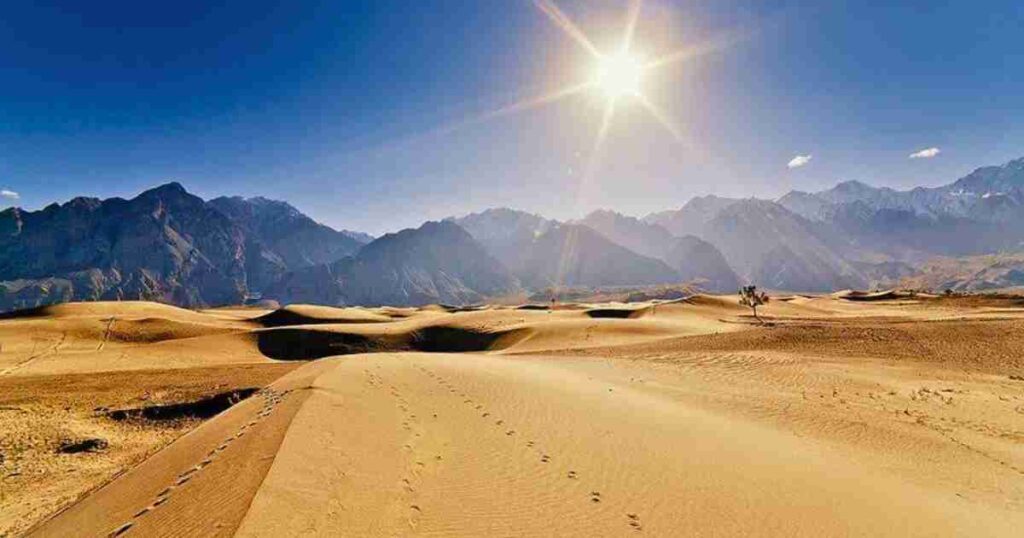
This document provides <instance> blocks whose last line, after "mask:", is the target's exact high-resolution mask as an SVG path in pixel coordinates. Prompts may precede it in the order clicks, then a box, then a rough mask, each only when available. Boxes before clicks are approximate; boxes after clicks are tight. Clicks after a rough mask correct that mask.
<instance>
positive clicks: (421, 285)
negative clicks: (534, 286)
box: [266, 221, 519, 305]
mask: <svg viewBox="0 0 1024 538" xmlns="http://www.w3.org/2000/svg"><path fill="white" fill-rule="evenodd" d="M518 290H519V285H518V282H517V281H516V279H515V278H514V277H513V276H512V275H511V274H510V273H509V272H508V270H507V269H506V268H505V267H504V266H503V265H502V264H501V263H500V262H498V261H497V260H496V259H494V257H492V256H491V255H490V254H489V253H488V252H487V251H486V250H485V249H484V247H483V246H482V245H480V244H479V243H478V242H476V241H475V240H474V239H473V237H472V236H470V235H469V234H468V233H467V232H466V231H465V230H463V229H462V228H460V227H459V226H458V225H456V224H455V223H453V222H450V221H445V222H428V223H426V224H424V225H423V226H421V227H419V228H417V229H415V230H413V229H408V230H402V231H401V232H398V233H395V234H387V235H385V236H383V237H381V238H379V239H376V240H374V241H373V242H371V243H370V244H368V245H366V246H365V247H363V248H362V249H361V250H360V251H359V253H358V254H356V255H355V256H353V257H346V258H342V259H340V260H338V261H335V262H333V263H331V264H324V265H317V266H313V267H307V268H305V269H300V270H298V271H295V272H292V273H290V274H288V275H287V276H286V277H285V278H283V279H282V280H281V281H280V282H278V283H277V284H276V285H275V286H274V287H272V288H271V289H269V290H267V293H266V295H267V296H268V297H270V298H274V299H277V300H279V301H281V302H289V303H295V302H299V303H302V302H305V303H321V304H332V305H357V304H359V305H424V304H430V303H447V304H468V303H475V302H479V301H482V300H483V299H484V298H486V297H493V296H497V295H504V294H508V293H513V292H516V291H518Z"/></svg>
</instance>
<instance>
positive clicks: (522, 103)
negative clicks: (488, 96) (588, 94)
mask: <svg viewBox="0 0 1024 538" xmlns="http://www.w3.org/2000/svg"><path fill="white" fill-rule="evenodd" d="M592 85H593V83H592V82H584V83H582V84H577V85H575V86H567V87H565V88H562V89H559V90H555V91H553V92H551V93H547V94H544V95H538V96H534V97H529V98H526V99H521V100H519V101H516V102H515V103H512V104H511V105H508V106H504V107H502V108H499V109H497V110H492V111H490V112H487V113H485V114H481V115H480V116H479V117H477V118H476V120H475V121H486V120H489V119H494V118H498V117H501V116H507V115H509V114H515V113H517V112H523V111H525V110H530V109H532V108H537V107H540V106H544V105H547V104H550V103H554V102H555V101H561V100H562V99H565V98H567V97H572V96H573V95H576V94H578V93H581V92H583V91H585V90H587V89H588V88H590V87H591V86H592ZM471 121H473V120H471Z"/></svg>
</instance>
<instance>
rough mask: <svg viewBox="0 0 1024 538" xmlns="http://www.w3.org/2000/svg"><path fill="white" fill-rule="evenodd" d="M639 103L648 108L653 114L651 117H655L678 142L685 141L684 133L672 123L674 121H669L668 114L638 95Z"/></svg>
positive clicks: (643, 96) (645, 97)
mask: <svg viewBox="0 0 1024 538" xmlns="http://www.w3.org/2000/svg"><path fill="white" fill-rule="evenodd" d="M637 101H639V102H640V104H641V105H643V106H644V108H646V109H647V111H648V112H650V113H651V116H654V119H656V120H658V123H660V124H661V126H662V127H664V128H665V130H667V131H668V132H669V133H672V136H673V137H674V138H675V139H676V141H677V142H683V141H684V139H683V133H682V132H681V131H680V130H679V128H678V127H676V126H675V124H673V123H672V120H670V119H669V117H668V114H666V113H665V112H664V111H663V110H661V109H660V108H658V106H657V105H655V104H654V103H652V102H651V100H650V99H648V98H647V96H645V95H637Z"/></svg>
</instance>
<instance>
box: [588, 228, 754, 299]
mask: <svg viewBox="0 0 1024 538" xmlns="http://www.w3.org/2000/svg"><path fill="white" fill-rule="evenodd" d="M669 218H670V219H671V217H669ZM580 223H581V224H584V225H586V226H589V227H590V228H592V229H594V230H596V231H597V232H599V233H600V234H601V235H603V236H605V237H607V238H608V239H611V240H612V241H614V242H616V243H618V244H620V245H622V246H624V247H626V248H628V249H630V250H632V251H634V252H637V253H639V254H642V255H645V256H649V257H652V258H657V259H659V260H661V261H663V262H665V263H666V264H668V266H669V267H671V268H672V269H673V270H674V271H675V272H676V273H677V275H678V279H679V280H680V281H684V282H693V283H696V284H698V285H699V286H700V287H701V288H703V289H705V290H708V291H727V292H734V291H736V290H737V289H738V288H739V286H740V280H739V277H737V276H736V273H735V272H734V271H733V270H732V268H731V267H729V264H728V262H727V261H726V260H725V257H724V256H722V253H721V252H720V251H719V250H718V249H717V248H716V247H715V246H714V245H712V244H711V243H709V242H707V241H703V240H701V239H699V238H697V237H695V236H693V235H684V236H683V237H676V236H674V235H672V234H671V233H669V231H668V230H666V229H665V228H663V227H662V226H660V225H658V224H653V223H651V222H648V221H643V220H640V219H637V218H634V217H628V216H625V215H622V214H619V213H616V212H614V211H609V210H601V211H594V212H593V213H591V214H589V215H587V216H586V217H585V218H584V219H583V220H581V221H580Z"/></svg>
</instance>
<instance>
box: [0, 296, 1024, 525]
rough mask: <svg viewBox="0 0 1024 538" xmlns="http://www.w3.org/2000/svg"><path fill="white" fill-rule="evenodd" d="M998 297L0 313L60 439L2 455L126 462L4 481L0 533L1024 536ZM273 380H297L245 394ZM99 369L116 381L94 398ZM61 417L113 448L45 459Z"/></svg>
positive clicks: (1014, 344)
mask: <svg viewBox="0 0 1024 538" xmlns="http://www.w3.org/2000/svg"><path fill="white" fill-rule="evenodd" d="M997 306H998V307H992V306H990V305H987V303H986V304H977V305H976V304H970V305H965V304H964V303H963V302H962V301H960V302H957V301H954V300H946V299H942V298H925V299H923V300H915V301H906V300H903V299H902V298H898V299H887V298H879V299H878V300H873V301H866V302H865V301H848V300H846V299H842V298H837V297H829V296H819V297H815V296H800V297H794V298H792V300H785V301H783V300H779V301H772V302H771V303H770V304H769V305H767V306H766V307H764V308H762V309H759V310H760V313H761V315H762V317H763V318H764V320H765V323H764V324H761V323H759V322H757V321H756V320H755V319H754V318H753V316H752V315H751V313H750V311H749V309H746V308H744V307H741V306H740V305H739V304H738V300H737V298H736V297H730V296H723V297H712V296H695V297H691V298H689V299H686V300H679V301H670V302H659V301H655V302H647V303H638V304H619V303H606V304H578V305H570V304H565V305H558V307H557V308H555V309H550V308H540V307H538V308H534V309H522V308H515V307H487V308H476V309H469V310H460V309H452V308H448V307H443V306H435V307H429V308H422V309H397V308H372V309H351V308H344V309H338V308H326V307H316V306H303V305H297V306H292V307H286V308H284V309H280V310H276V311H250V310H238V311H234V310H229V309H218V310H211V311H202V312H192V311H182V312H178V310H179V309H164V308H163V307H161V306H159V305H156V306H152V307H151V306H149V305H145V304H131V305H119V306H117V308H116V313H117V315H116V316H115V315H112V314H113V313H114V311H115V308H114V307H109V306H107V305H87V307H79V306H78V305H68V306H67V307H62V308H58V309H56V310H55V311H52V312H49V313H40V312H37V313H33V314H32V315H30V316H15V317H12V318H11V319H8V320H5V321H2V322H0V341H4V342H5V347H4V351H3V352H2V353H0V368H3V370H2V371H3V373H2V374H0V388H2V387H3V386H9V387H17V390H15V391H13V392H12V393H11V394H12V396H10V397H9V398H13V399H8V400H4V399H3V398H0V404H2V405H0V428H2V429H3V432H6V435H5V436H3V438H4V439H14V438H20V437H19V436H25V435H27V433H26V432H29V431H40V432H44V434H43V437H42V438H40V439H39V441H38V442H37V441H32V442H30V443H29V444H28V445H25V446H22V445H20V444H14V445H11V444H8V443H7V441H4V443H0V450H3V451H4V452H5V453H6V454H8V455H9V456H8V460H7V462H6V463H4V465H6V466H8V467H10V466H11V465H12V462H13V465H19V466H20V467H18V468H19V469H35V468H38V469H59V468H64V467H68V466H70V467H68V468H70V469H77V468H83V467H82V466H88V465H94V466H95V469H96V470H97V471H101V470H109V469H127V472H125V473H124V474H121V475H119V476H116V477H115V478H114V479H113V480H110V481H107V480H105V479H104V478H103V476H102V475H101V474H97V473H92V474H87V475H83V476H81V477H79V478H77V479H74V480H70V481H67V485H66V486H65V487H67V488H72V485H73V488H72V489H68V490H65V492H64V493H60V491H61V490H60V489H59V488H60V487H61V485H60V484H61V482H57V481H45V480H44V479H43V478H41V477H42V476H44V475H25V474H24V473H21V474H20V475H18V476H9V477H2V476H0V479H3V480H4V481H5V482H4V486H5V490H7V491H14V492H15V493H14V494H13V495H8V496H7V497H6V498H5V499H4V500H0V508H2V510H0V513H3V514H4V515H3V516H0V532H2V529H3V528H4V526H5V525H6V528H9V529H15V530H16V531H18V532H21V531H25V530H26V529H28V528H29V526H30V525H32V524H33V523H34V524H35V526H34V527H32V529H31V531H30V532H29V535H39V536H66V535H69V534H70V535H97V536H102V535H111V534H113V535H138V536H180V535H214V536H234V535H238V536H290V535H324V536H331V535H346V536H393V535H410V536H418V535H436V536H480V535H498V536H506V535H508V536H595V535H596V536H622V535H632V534H635V533H643V534H645V535H653V536H680V535H722V536H735V535H787V536H792V535H813V536H821V535H885V536H917V535H921V536H935V535H971V536H1010V535H1013V534H1014V531H1015V530H1016V529H1017V528H1019V527H1020V526H1021V525H1022V524H1024V516H1022V515H1021V514H1024V480H1022V477H1024V450H1022V447H1024V444H1022V443H1024V432H1022V431H1021V429H1020V417H1021V416H1024V415H1022V413H1024V396H1022V393H1021V387H1022V386H1024V385H1022V383H1024V370H1021V369H1022V368H1024V363H1021V361H1020V359H1019V352H1018V351H1019V349H1020V348H1021V345H1024V343H1022V342H1019V341H1018V340H1020V338H1018V337H1017V336H1016V335H1019V334H1024V315H1022V314H1024V312H1022V311H1020V310H1017V309H1014V308H1011V307H1006V306H1001V305H997ZM161 315H162V316H163V317H161ZM110 320H114V321H110ZM33 342H34V344H33ZM33 346H34V347H35V350H34V351H32V349H31V348H32V347H33ZM312 359H319V360H312ZM266 368H280V369H278V370H267V369H266ZM176 372H177V373H176ZM232 372H239V373H237V374H235V373H232ZM257 372H266V374H259V376H257V377H254V376H255V375H256V373H257ZM272 372H277V373H276V374H274V375H281V374H282V373H285V372H290V373H287V374H286V375H284V377H281V378H280V379H278V380H277V381H274V382H272V383H269V384H267V383H266V381H264V382H263V384H256V385H254V384H253V381H254V380H258V379H263V380H267V379H269V378H267V377H266V375H271V373H272ZM119 376H120V377H119ZM154 376H155V377H154ZM260 376H262V377H260ZM204 378H205V379H209V380H218V381H216V382H214V381H208V382H206V383H205V384H202V385H201V387H202V388H201V389H200V388H198V387H200V385H195V383H198V382H200V380H202V379H204ZM234 378H237V379H238V380H246V381H237V382H230V381H227V380H230V379H234ZM119 380H121V381H119ZM5 383H6V385H4V384H5ZM182 383H183V384H182ZM111 384H112V385H111ZM161 384H165V385H166V386H167V387H172V386H180V387H192V388H177V389H173V388H168V389H167V390H160V389H159V387H160V386H161ZM100 386H103V387H106V386H116V387H118V388H117V389H116V391H114V392H109V394H111V395H113V394H117V395H118V396H116V397H113V396H104V394H108V393H105V392H97V391H99V390H100V389H98V388H89V389H86V388H85V387H100ZM133 386H137V387H139V388H138V390H139V391H142V390H144V391H145V394H144V396H143V397H136V398H132V397H130V395H131V394H132V390H133V388H132V387H133ZM60 387H68V390H67V391H62V390H60ZM143 387H144V388H143ZM260 387H263V388H260ZM102 390H106V391H110V390H111V389H109V388H107V389H102ZM238 390H242V391H243V392H239V393H238V394H250V393H252V394H253V395H252V396H251V397H249V398H248V399H246V400H244V401H242V402H241V403H239V404H238V405H235V406H234V407H231V408H230V409H228V410H226V411H224V412H223V413H221V414H219V415H217V416H215V417H213V418H210V419H208V420H206V421H205V422H202V424H201V425H198V427H196V425H197V424H199V422H201V421H202V420H203V418H204V417H206V416H208V415H205V414H204V415H201V416H197V418H193V419H189V421H186V422H172V423H169V425H167V426H164V425H161V424H157V423H155V422H153V421H152V420H149V422H146V421H145V420H143V422H141V423H137V424H135V423H132V422H130V421H129V422H126V423H119V422H116V421H115V422H112V421H113V420H114V418H112V417H114V415H112V414H111V413H113V412H112V411H111V412H107V411H95V409H107V408H109V409H115V410H119V409H120V410H129V411H125V412H124V413H122V415H119V416H124V415H125V413H127V416H136V415H132V413H136V414H138V416H140V417H141V416H142V415H141V413H142V411H137V410H138V409H140V408H142V407H144V406H150V407H153V408H154V409H163V410H158V411H153V413H156V414H160V413H163V414H165V415H175V416H176V414H177V413H180V412H181V411H180V410H186V411H187V410H188V409H191V408H190V407H189V406H192V405H213V404H207V403H203V402H210V401H214V400H216V401H218V402H219V401H222V400H223V397H222V396H217V395H218V394H220V395H223V394H234V393H232V392H230V391H238ZM225 391H227V392H225ZM76 394H82V395H84V394H93V396H88V397H84V396H81V397H80V401H79V400H76V401H68V400H67V398H72V397H75V396H74V395H76ZM211 398H212V399H211ZM217 398H221V400H217ZM5 402H9V403H5ZM189 402H195V403H194V404H193V403H189ZM97 405H99V406H101V407H97ZM217 405H220V404H217ZM4 406H9V407H10V409H14V410H15V411H13V414H12V412H11V411H5V409H7V407H4ZM61 406H63V407H67V408H70V409H71V411H70V412H69V413H65V414H63V415H62V414H59V413H58V414H51V415H47V414H43V413H46V411H45V410H46V409H57V408H59V407H61ZM69 406H70V407H69ZM159 406H164V407H159ZM132 409H135V410H136V411H130V410H132ZM76 410H78V411H76ZM90 410H92V411H90ZM33 413H35V414H33ZM151 414H152V413H151ZM147 416H149V415H147ZM154 416H157V415H154ZM62 417H66V418H62ZM139 420H142V419H139ZM132 424H135V425H134V426H133V425H132ZM68 428H70V431H71V432H72V433H75V432H77V433H75V435H78V436H79V437H81V436H83V435H87V434H88V435H100V436H101V437H104V438H105V439H107V440H109V441H110V442H111V443H112V445H111V448H110V449H107V450H105V451H100V452H95V453H90V452H86V453H83V454H78V455H73V456H69V455H52V453H51V454H50V455H46V454H47V453H46V452H45V451H46V450H52V448H46V447H52V446H54V444H53V443H54V442H55V441H48V440H47V439H49V437H46V436H48V435H58V433H52V434H51V433H45V432H50V431H53V432H62V431H66V430H68ZM132 428H135V429H132ZM193 428H194V429H193ZM189 430H191V431H189ZM186 431H188V433H186V434H185V435H181V434H182V433H183V432H186ZM132 432H135V433H132ZM59 435H67V434H66V433H61V434H59ZM179 435H180V437H179V438H177V440H175V441H174V442H173V443H171V444H169V445H167V446H166V447H165V448H163V449H162V450H158V451H157V449H158V448H160V446H161V445H162V444H163V443H166V442H167V441H169V440H170V439H173V438H175V437H177V436H179ZM131 439H137V440H138V443H139V444H138V445H136V447H135V448H129V447H128V445H130V444H131V443H132V441H130V440H131ZM12 458H14V459H12ZM31 458H37V459H31ZM19 462H20V463H19ZM33 462H36V463H33ZM38 462H43V463H38ZM75 462H79V463H75ZM89 462H92V463H89ZM133 462H138V464H137V465H133ZM8 467H5V468H8ZM10 468H13V467H10ZM103 472H107V471H103ZM33 476H38V477H39V478H34V477H33ZM108 476H109V475H108ZM104 483H106V484H105V485H103V484H104ZM31 484H38V486H37V487H38V488H39V490H38V491H39V494H38V495H34V494H33V490H32V489H30V488H31V487H32V486H31ZM11 486H15V487H16V488H17V489H13V490H12V489H11ZM99 486H102V487H99ZM97 487H98V489H96V490H95V491H94V492H93V493H91V494H88V495H84V496H82V498H81V499H80V500H79V501H78V502H74V503H69V502H68V500H69V498H68V495H69V494H81V493H83V492H85V491H87V490H88V489H90V488H97ZM43 492H51V493H48V495H50V497H48V498H43V497H42V496H41V495H42V494H43ZM74 492H78V493H74ZM47 499H49V500H47ZM62 505H63V506H65V509H64V510H63V511H61V512H60V513H58V514H56V515H54V516H51V517H49V518H45V517H43V516H45V515H46V513H47V512H48V511H51V512H52V511H53V510H54V509H55V508H57V507H59V506H62Z"/></svg>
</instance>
